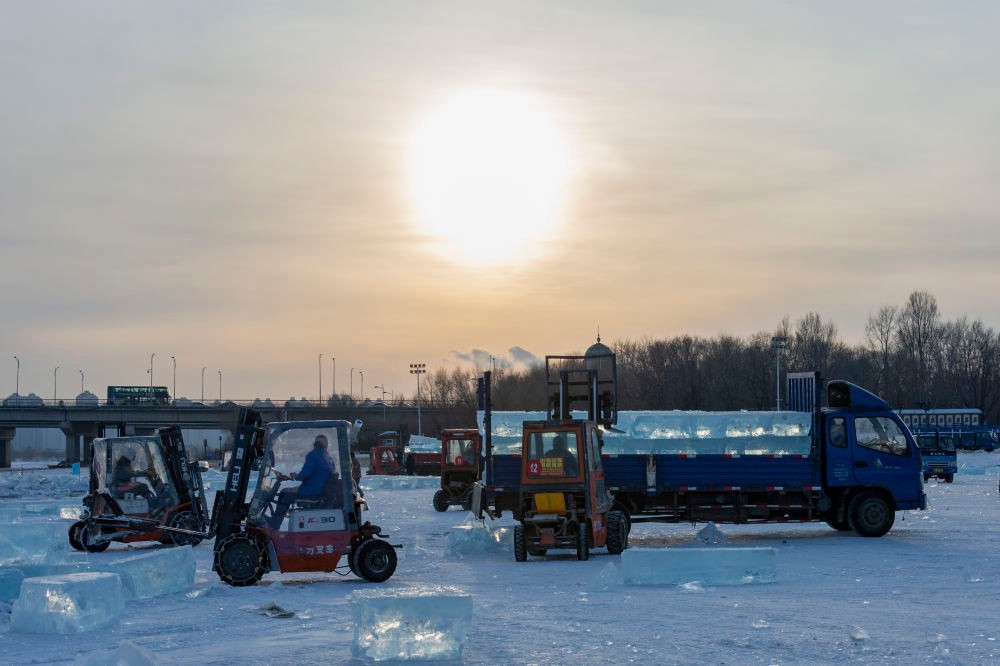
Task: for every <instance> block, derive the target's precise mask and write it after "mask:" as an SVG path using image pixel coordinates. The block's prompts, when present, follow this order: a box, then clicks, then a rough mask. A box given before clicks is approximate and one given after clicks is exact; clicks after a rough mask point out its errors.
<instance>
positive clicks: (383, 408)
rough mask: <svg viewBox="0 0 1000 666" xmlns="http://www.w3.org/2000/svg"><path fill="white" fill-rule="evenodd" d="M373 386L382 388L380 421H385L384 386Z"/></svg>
mask: <svg viewBox="0 0 1000 666" xmlns="http://www.w3.org/2000/svg"><path fill="white" fill-rule="evenodd" d="M375 388H377V389H381V390H382V423H385V394H386V393H387V391H386V390H385V387H384V386H378V385H376V386H375Z"/></svg>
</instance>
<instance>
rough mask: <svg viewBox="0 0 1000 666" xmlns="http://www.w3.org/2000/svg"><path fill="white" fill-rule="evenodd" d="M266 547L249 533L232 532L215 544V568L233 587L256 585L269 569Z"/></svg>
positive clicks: (223, 580) (223, 579) (220, 576)
mask: <svg viewBox="0 0 1000 666" xmlns="http://www.w3.org/2000/svg"><path fill="white" fill-rule="evenodd" d="M264 559H265V555H264V549H263V548H262V547H261V544H260V542H259V541H257V539H255V538H253V537H252V536H249V535H247V534H231V535H229V536H228V537H226V538H225V540H223V542H222V543H221V544H216V546H215V570H216V571H217V572H219V578H220V579H222V582H223V583H228V584H229V585H232V586H233V587H244V586H246V585H256V584H257V581H259V580H260V579H261V578H262V577H263V576H264V572H265V571H267V567H266V566H265V563H264Z"/></svg>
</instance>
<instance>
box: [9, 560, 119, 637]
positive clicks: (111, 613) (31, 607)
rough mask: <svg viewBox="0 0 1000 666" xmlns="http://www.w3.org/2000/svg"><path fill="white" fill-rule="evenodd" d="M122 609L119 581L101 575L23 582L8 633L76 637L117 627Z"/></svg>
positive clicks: (92, 573)
mask: <svg viewBox="0 0 1000 666" xmlns="http://www.w3.org/2000/svg"><path fill="white" fill-rule="evenodd" d="M124 609H125V595H124V593H123V592H122V585H121V579H120V578H119V577H118V576H117V575H116V574H113V573H107V572H103V571H99V572H88V573H72V574H63V575H61V576H43V577H39V578H25V579H24V581H22V583H21V595H20V596H19V597H18V599H17V601H15V602H14V606H13V609H12V611H11V618H10V627H11V631H15V632H24V633H34V634H76V633H80V632H84V631H93V630H94V629H101V628H103V627H108V626H111V625H114V624H117V623H118V621H119V620H120V619H121V616H122V612H123V611H124Z"/></svg>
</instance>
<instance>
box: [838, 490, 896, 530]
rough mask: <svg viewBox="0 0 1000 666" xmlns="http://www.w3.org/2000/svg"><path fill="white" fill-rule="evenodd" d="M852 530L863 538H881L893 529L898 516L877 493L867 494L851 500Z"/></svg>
mask: <svg viewBox="0 0 1000 666" xmlns="http://www.w3.org/2000/svg"><path fill="white" fill-rule="evenodd" d="M847 513H848V517H849V520H850V523H851V528H852V529H853V530H854V531H855V532H857V533H858V535H860V536H863V537H880V536H882V535H883V534H885V533H886V532H888V531H889V530H891V529H892V524H893V523H894V522H895V521H896V514H895V512H894V511H893V510H892V507H891V506H889V502H887V501H886V499H885V498H884V497H883V496H882V495H880V494H879V493H877V492H865V493H861V494H860V495H858V496H856V497H855V498H854V499H853V500H851V506H850V509H849V510H848V512H847Z"/></svg>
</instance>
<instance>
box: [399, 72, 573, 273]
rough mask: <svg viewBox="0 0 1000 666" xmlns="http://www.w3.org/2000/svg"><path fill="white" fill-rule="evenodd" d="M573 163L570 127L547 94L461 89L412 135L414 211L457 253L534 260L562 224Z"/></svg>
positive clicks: (445, 250) (455, 256) (466, 259)
mask: <svg viewBox="0 0 1000 666" xmlns="http://www.w3.org/2000/svg"><path fill="white" fill-rule="evenodd" d="M570 165H571V159H570V155H569V150H568V146H567V142H566V139H565V137H564V134H563V132H562V131H561V129H560V126H559V124H558V123H557V122H556V120H555V118H554V116H553V114H552V112H551V111H550V110H549V109H548V108H547V107H546V106H545V104H544V103H543V100H542V99H541V98H540V97H538V96H536V95H532V94H530V93H525V92H517V91H509V90H501V89H472V90H466V91H463V92H460V93H457V94H454V95H453V96H451V97H450V98H448V99H447V100H446V101H445V102H444V103H443V104H441V105H440V106H438V107H437V108H435V109H434V110H432V111H431V112H430V113H428V114H427V115H426V117H424V118H423V119H422V120H421V121H420V122H419V123H418V124H417V127H416V129H415V131H414V132H413V135H412V138H411V142H410V150H409V188H410V198H411V201H412V203H413V207H414V214H415V220H416V222H417V224H418V227H419V228H420V231H421V232H422V233H424V234H426V235H427V236H429V237H430V238H431V239H432V241H433V246H434V247H435V249H437V250H438V251H439V252H440V253H441V254H442V255H443V256H445V257H448V258H450V259H452V260H455V261H457V262H460V263H472V264H502V263H503V264H511V263H518V262H521V261H526V260H528V259H529V258H531V257H533V256H536V255H537V254H538V253H539V252H541V250H542V247H543V246H544V244H545V242H546V241H548V240H550V239H551V238H552V237H553V236H554V235H555V233H556V232H557V231H558V230H559V228H560V227H561V226H562V222H563V217H564V214H565V213H564V209H565V200H566V197H567V189H568V183H569V180H570V177H571V169H570Z"/></svg>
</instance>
